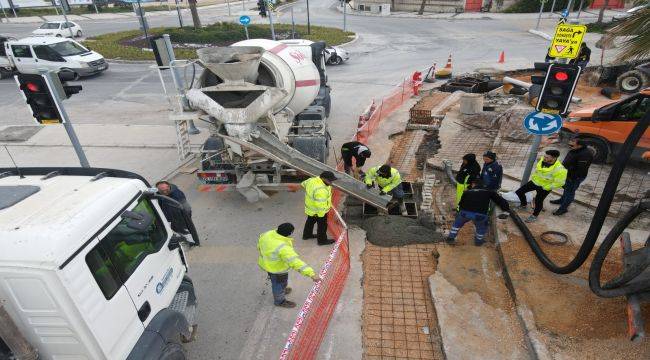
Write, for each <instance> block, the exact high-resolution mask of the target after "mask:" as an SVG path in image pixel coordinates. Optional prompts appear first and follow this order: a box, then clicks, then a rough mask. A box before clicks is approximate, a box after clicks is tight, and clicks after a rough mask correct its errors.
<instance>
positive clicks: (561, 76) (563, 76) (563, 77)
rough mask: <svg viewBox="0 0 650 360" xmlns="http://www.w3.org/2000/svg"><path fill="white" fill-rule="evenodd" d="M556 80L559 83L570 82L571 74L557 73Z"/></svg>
mask: <svg viewBox="0 0 650 360" xmlns="http://www.w3.org/2000/svg"><path fill="white" fill-rule="evenodd" d="M555 80H557V81H567V80H569V74H567V73H565V72H564V71H558V72H556V73H555Z"/></svg>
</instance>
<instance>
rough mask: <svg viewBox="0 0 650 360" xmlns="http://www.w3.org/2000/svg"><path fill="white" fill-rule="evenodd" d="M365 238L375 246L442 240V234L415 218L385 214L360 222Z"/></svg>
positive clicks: (426, 242) (428, 242)
mask: <svg viewBox="0 0 650 360" xmlns="http://www.w3.org/2000/svg"><path fill="white" fill-rule="evenodd" d="M361 227H362V228H363V229H364V230H366V238H367V239H368V241H370V242H371V243H372V244H374V245H377V246H386V247H388V246H403V245H409V244H431V243H434V242H439V241H441V240H442V235H441V234H440V233H438V232H435V231H433V230H431V229H428V228H426V227H424V226H422V225H420V223H419V221H418V220H416V219H411V218H407V217H403V216H395V215H385V216H375V217H371V218H368V219H366V220H365V221H363V223H362V224H361Z"/></svg>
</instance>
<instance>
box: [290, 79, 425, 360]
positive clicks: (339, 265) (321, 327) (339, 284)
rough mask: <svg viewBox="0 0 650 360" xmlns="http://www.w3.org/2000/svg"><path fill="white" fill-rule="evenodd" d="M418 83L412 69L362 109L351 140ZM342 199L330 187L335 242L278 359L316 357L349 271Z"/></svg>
mask: <svg viewBox="0 0 650 360" xmlns="http://www.w3.org/2000/svg"><path fill="white" fill-rule="evenodd" d="M421 84H422V81H421V73H420V72H415V73H413V75H412V76H411V77H410V78H407V79H404V80H403V81H402V82H401V83H400V84H399V85H397V86H396V87H395V88H394V89H393V90H392V91H391V92H390V94H389V95H387V96H386V97H384V98H382V99H381V100H380V101H379V104H378V105H376V103H375V101H374V100H373V102H372V104H371V105H370V106H369V107H368V108H367V109H366V111H364V113H363V114H362V115H361V116H359V124H358V126H357V132H356V134H355V136H354V139H355V140H357V141H360V142H363V143H366V142H367V141H368V137H369V136H370V134H372V132H373V131H374V130H375V129H376V128H377V126H378V125H379V122H380V121H381V120H382V119H383V118H385V117H387V116H389V115H390V114H392V113H393V111H395V110H396V109H397V108H398V107H399V106H401V105H402V104H403V103H404V101H406V100H408V99H410V98H411V96H413V95H417V92H418V88H419V87H420V85H421ZM336 169H337V170H338V171H343V162H342V161H341V160H339V161H338V163H337V164H336ZM342 199H343V193H342V192H341V191H339V190H337V189H334V191H333V194H332V210H330V212H329V213H328V214H327V217H328V220H327V222H328V230H329V232H330V235H332V237H333V238H334V239H336V243H335V244H334V247H333V248H332V251H331V252H330V254H329V256H328V258H327V261H326V262H325V265H323V268H322V269H321V271H320V274H319V275H320V277H321V279H322V280H321V281H320V282H318V283H316V284H314V286H313V287H312V289H311V291H310V292H309V295H307V299H306V300H305V302H304V303H303V305H302V307H301V308H300V311H299V312H298V316H297V317H296V321H295V322H294V324H293V327H292V328H291V331H290V332H289V336H288V337H287V341H286V343H285V345H284V348H283V349H282V353H281V354H280V360H288V359H300V360H309V359H314V358H316V355H317V353H318V348H319V347H320V344H321V341H322V340H323V337H324V336H325V332H326V331H327V327H328V325H329V321H330V319H331V318H332V315H333V313H334V309H335V308H336V305H337V304H338V301H339V298H340V296H341V292H342V291H343V287H344V286H345V281H346V279H347V277H348V274H349V273H350V242H349V238H348V228H347V224H346V223H345V221H343V218H342V217H341V214H340V213H339V212H338V211H337V210H336V209H337V208H338V206H339V205H340V203H341V201H342Z"/></svg>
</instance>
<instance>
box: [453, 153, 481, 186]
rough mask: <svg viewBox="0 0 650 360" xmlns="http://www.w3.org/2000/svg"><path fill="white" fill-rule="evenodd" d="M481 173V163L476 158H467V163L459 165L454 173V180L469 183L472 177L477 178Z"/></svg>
mask: <svg viewBox="0 0 650 360" xmlns="http://www.w3.org/2000/svg"><path fill="white" fill-rule="evenodd" d="M480 174H481V165H479V164H478V162H477V161H476V158H472V159H469V160H468V161H467V165H461V166H460V170H458V173H457V174H456V181H458V182H459V183H461V184H464V183H469V182H470V181H471V180H472V179H477V178H478V177H479V176H480Z"/></svg>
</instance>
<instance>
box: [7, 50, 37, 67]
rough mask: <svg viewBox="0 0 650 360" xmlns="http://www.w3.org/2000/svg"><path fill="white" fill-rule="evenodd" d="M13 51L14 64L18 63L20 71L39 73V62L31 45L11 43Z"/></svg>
mask: <svg viewBox="0 0 650 360" xmlns="http://www.w3.org/2000/svg"><path fill="white" fill-rule="evenodd" d="M11 52H12V54H13V59H14V65H16V69H18V71H19V72H20V73H23V74H38V70H37V65H38V63H37V62H36V59H35V58H34V56H33V54H32V49H31V47H30V46H29V45H11Z"/></svg>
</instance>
